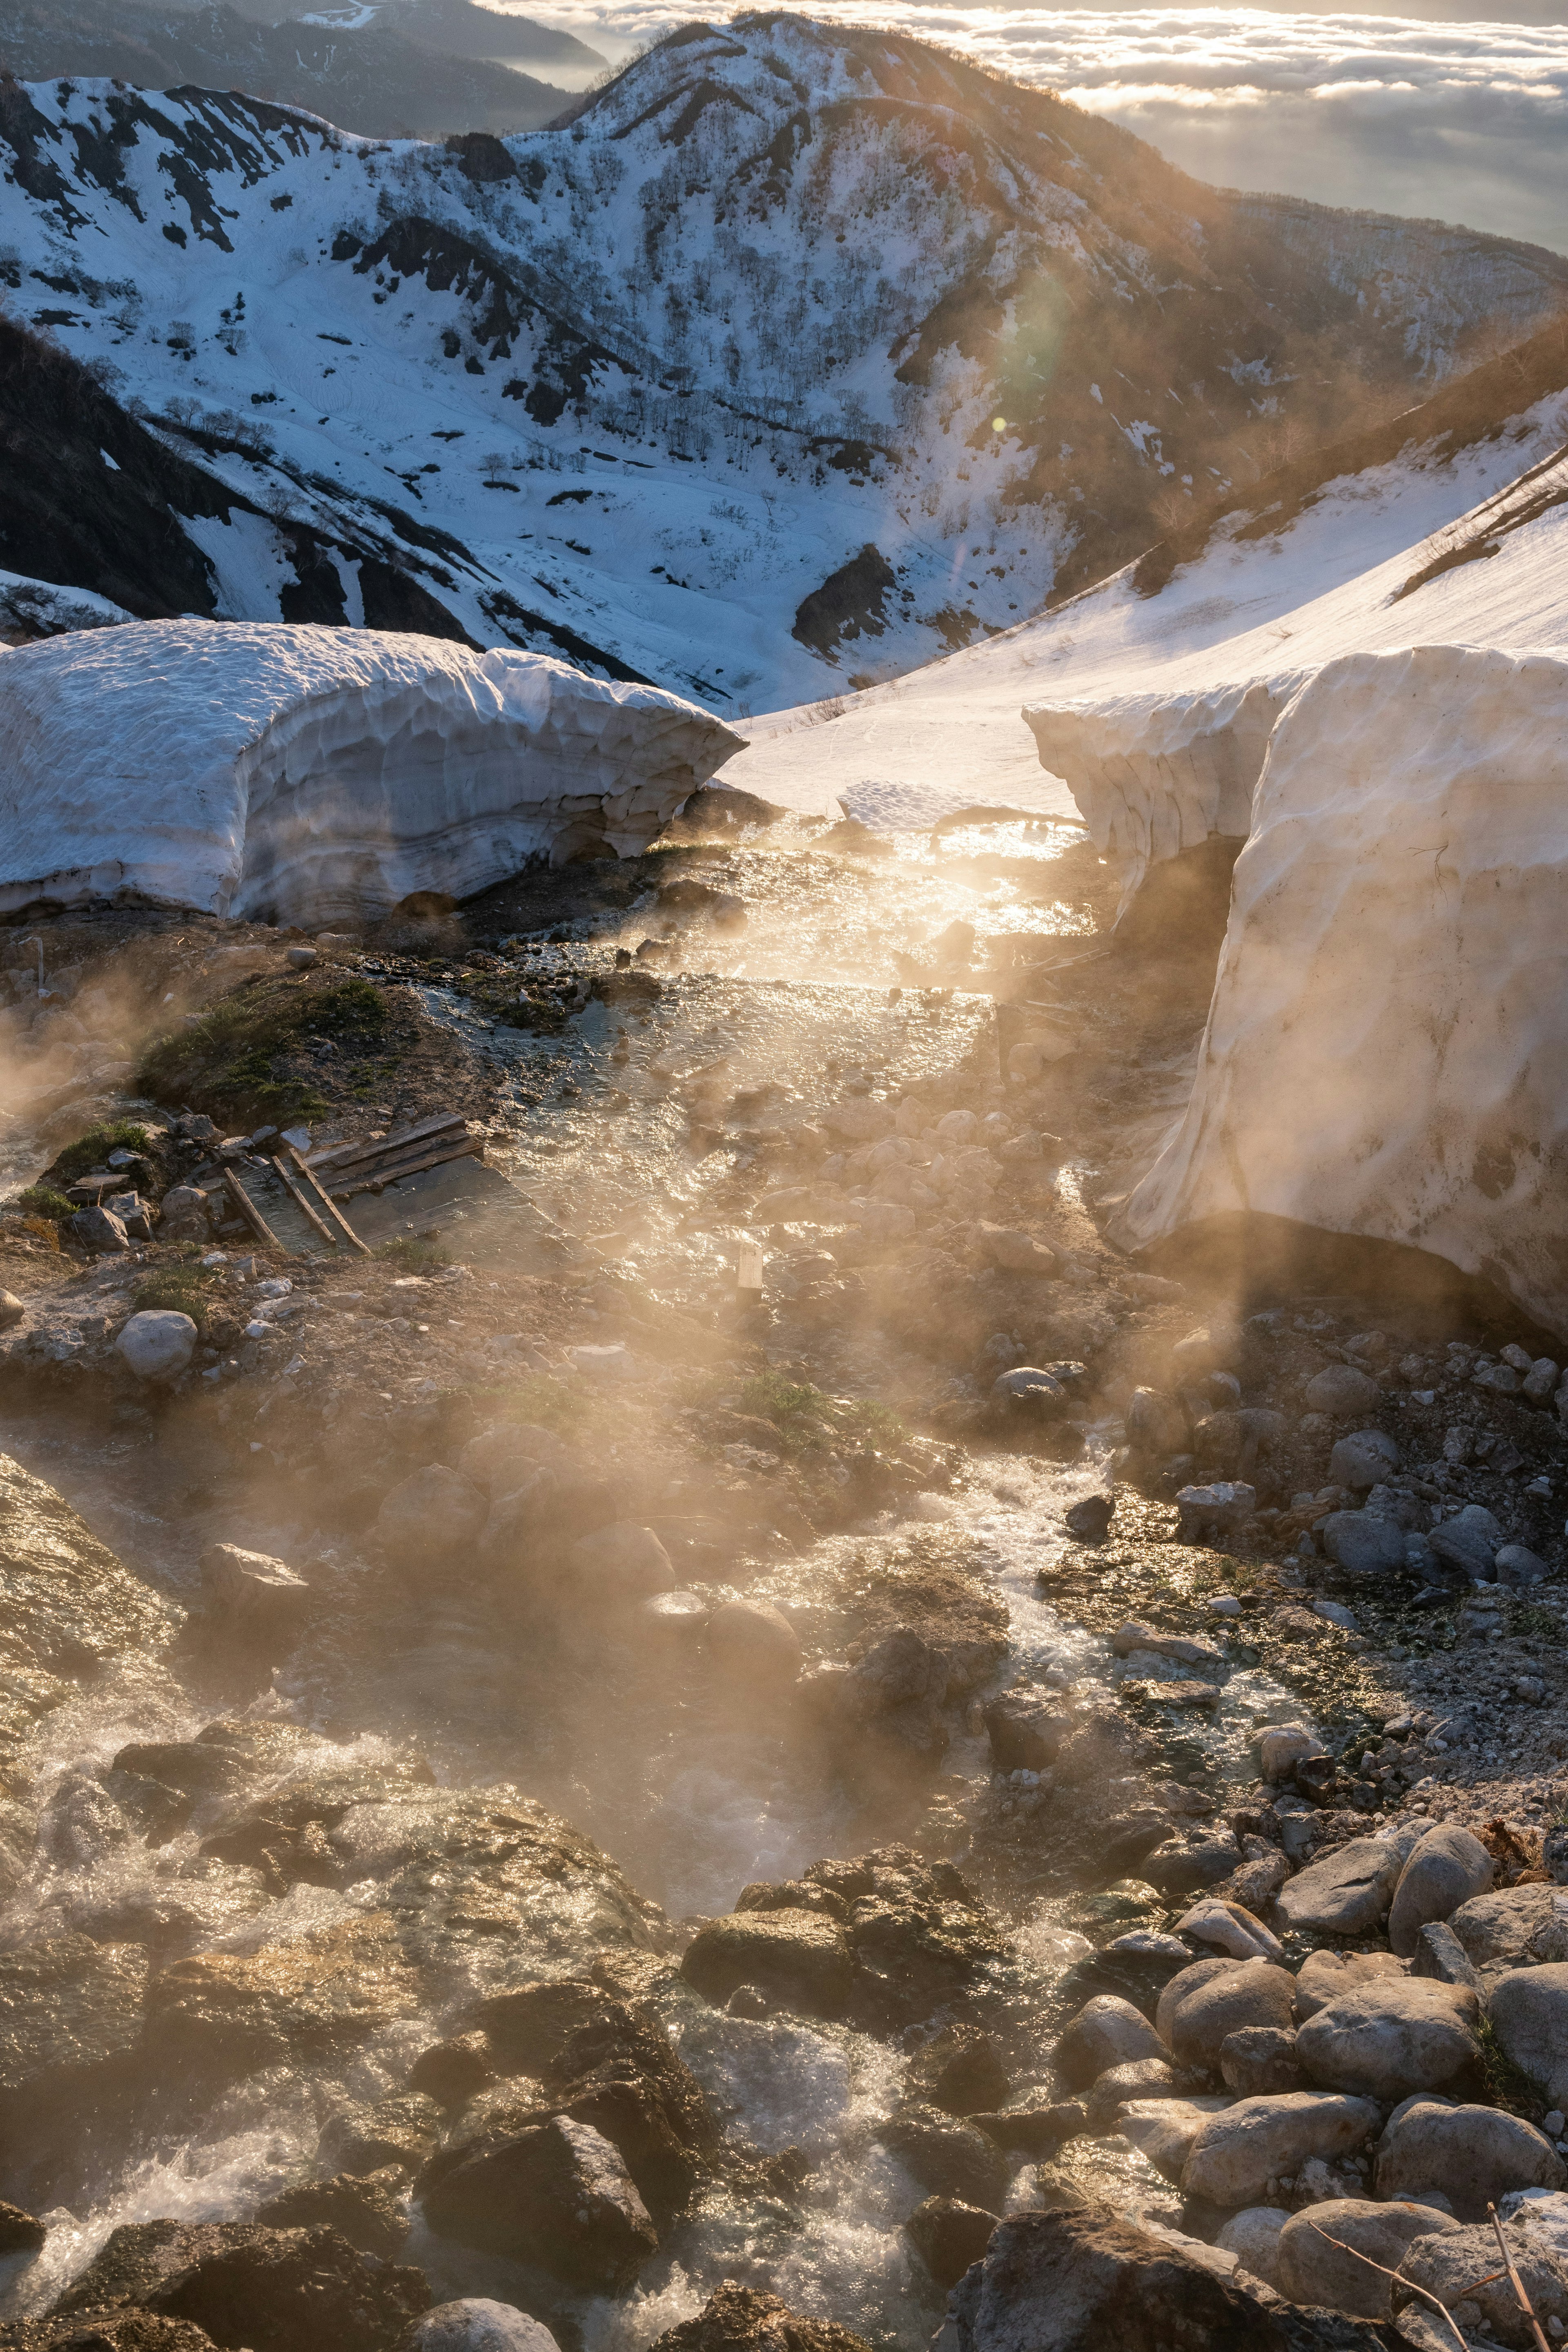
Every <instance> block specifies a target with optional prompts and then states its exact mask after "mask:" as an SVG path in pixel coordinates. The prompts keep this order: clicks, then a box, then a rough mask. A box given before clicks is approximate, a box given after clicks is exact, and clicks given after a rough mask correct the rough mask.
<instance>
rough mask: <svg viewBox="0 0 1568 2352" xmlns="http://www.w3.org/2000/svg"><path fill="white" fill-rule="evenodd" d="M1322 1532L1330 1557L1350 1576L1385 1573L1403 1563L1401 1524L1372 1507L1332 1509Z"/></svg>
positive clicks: (1403, 1548)
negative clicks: (1374, 1513) (1361, 1509)
mask: <svg viewBox="0 0 1568 2352" xmlns="http://www.w3.org/2000/svg"><path fill="white" fill-rule="evenodd" d="M1322 1536H1323V1549H1324V1550H1325V1551H1326V1552H1327V1553H1328V1555H1329V1558H1330V1559H1331V1560H1333V1561H1334V1562H1335V1563H1336V1564H1337V1565H1338V1566H1339V1567H1341V1568H1342V1569H1345V1570H1348V1571H1349V1573H1350V1574H1351V1575H1352V1576H1384V1575H1386V1574H1387V1573H1388V1572H1389V1571H1390V1570H1395V1569H1402V1568H1404V1566H1405V1530H1404V1528H1401V1527H1400V1526H1399V1524H1398V1522H1397V1521H1396V1520H1394V1519H1384V1518H1380V1517H1375V1516H1374V1515H1373V1513H1372V1512H1371V1511H1331V1512H1330V1513H1329V1514H1328V1517H1326V1518H1325V1519H1324V1521H1323V1527H1322Z"/></svg>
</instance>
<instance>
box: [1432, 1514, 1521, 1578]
mask: <svg viewBox="0 0 1568 2352" xmlns="http://www.w3.org/2000/svg"><path fill="white" fill-rule="evenodd" d="M1426 1540H1427V1542H1428V1543H1429V1544H1430V1545H1431V1547H1432V1549H1433V1550H1434V1551H1435V1552H1436V1556H1437V1558H1438V1559H1439V1561H1440V1562H1441V1563H1442V1565H1443V1566H1444V1567H1445V1568H1447V1569H1450V1570H1453V1572H1454V1573H1455V1574H1456V1575H1457V1576H1460V1577H1468V1579H1469V1580H1470V1581H1471V1583H1473V1584H1489V1583H1490V1582H1491V1580H1492V1574H1493V1570H1494V1569H1495V1567H1496V1565H1497V1556H1498V1552H1499V1550H1500V1548H1501V1545H1502V1529H1501V1528H1500V1526H1499V1525H1498V1523H1497V1521H1496V1519H1495V1518H1493V1517H1492V1515H1491V1513H1490V1512H1489V1510H1486V1509H1484V1508H1483V1507H1482V1506H1481V1505H1480V1504H1479V1503H1467V1504H1466V1505H1465V1507H1464V1508H1463V1510H1461V1511H1457V1512H1456V1513H1455V1515H1454V1517H1452V1518H1451V1519H1443V1520H1440V1521H1439V1522H1438V1524H1437V1526H1436V1527H1435V1528H1433V1529H1432V1531H1431V1533H1430V1534H1429V1535H1428V1537H1427V1538H1426Z"/></svg>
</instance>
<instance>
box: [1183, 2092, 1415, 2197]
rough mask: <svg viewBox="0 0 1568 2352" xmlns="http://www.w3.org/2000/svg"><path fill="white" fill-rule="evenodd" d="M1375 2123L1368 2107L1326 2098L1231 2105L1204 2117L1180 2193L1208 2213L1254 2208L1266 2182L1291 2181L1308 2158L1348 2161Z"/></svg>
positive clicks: (1302, 2096)
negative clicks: (1205, 2206) (1226, 2208)
mask: <svg viewBox="0 0 1568 2352" xmlns="http://www.w3.org/2000/svg"><path fill="white" fill-rule="evenodd" d="M1380 2120H1381V2118H1380V2116H1379V2114H1378V2110H1377V2108H1376V2107H1375V2105H1373V2102H1372V2101H1371V2100H1370V2099H1359V2098H1344V2097H1340V2096H1337V2095H1333V2094H1331V2093H1329V2092H1311V2091H1289V2092H1285V2093H1282V2094H1280V2095H1278V2096H1275V2097H1270V2098H1262V2099H1238V2100H1237V2103H1236V2105H1235V2106H1233V2107H1228V2108H1226V2111H1225V2113H1224V2114H1223V2115H1217V2116H1210V2117H1209V2119H1208V2121H1207V2122H1206V2123H1205V2125H1204V2126H1203V2129H1202V2130H1201V2131H1200V2132H1199V2133H1198V2136H1197V2137H1196V2138H1195V2139H1194V2142H1193V2145H1192V2148H1191V2151H1190V2153H1189V2155H1188V2157H1187V2161H1186V2164H1185V2166H1184V2169H1183V2172H1182V2188H1183V2191H1184V2194H1185V2195H1186V2196H1188V2197H1201V2198H1202V2199H1203V2200H1205V2203H1206V2204H1210V2205H1223V2206H1237V2205H1260V2204H1262V2202H1263V2201H1264V2198H1265V2195H1266V2192H1267V2190H1268V2183H1269V2182H1270V2181H1271V2180H1281V2179H1288V2178H1294V2176H1295V2175H1296V2174H1297V2173H1299V2172H1300V2169H1301V2168H1302V2166H1303V2165H1304V2164H1306V2163H1308V2162H1309V2161H1310V2158H1313V2157H1321V2158H1323V2159H1324V2160H1325V2161H1327V2159H1328V2158H1331V2157H1337V2156H1350V2155H1352V2154H1353V2153H1354V2151H1355V2150H1356V2149H1357V2148H1359V2147H1363V2146H1364V2144H1365V2143H1366V2141H1367V2140H1368V2139H1370V2138H1371V2137H1372V2135H1373V2132H1374V2131H1375V2130H1376V2129H1377V2126H1378V2124H1379V2122H1380Z"/></svg>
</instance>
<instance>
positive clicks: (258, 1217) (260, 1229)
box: [223, 1168, 289, 1257]
mask: <svg viewBox="0 0 1568 2352" xmlns="http://www.w3.org/2000/svg"><path fill="white" fill-rule="evenodd" d="M223 1181H224V1183H225V1184H226V1187H227V1189H228V1192H229V1194H230V1197H231V1198H232V1200H233V1202H234V1205H235V1207H236V1208H237V1210H238V1211H239V1213H240V1215H241V1216H242V1217H243V1218H244V1219H245V1222H246V1223H247V1225H248V1226H249V1227H250V1230H251V1232H252V1233H253V1234H255V1235H256V1237H257V1239H258V1241H263V1242H265V1243H266V1244H267V1246H268V1249H275V1250H280V1251H282V1254H283V1255H284V1256H285V1257H287V1256H288V1255H289V1252H288V1251H287V1250H284V1249H283V1244H282V1243H281V1242H280V1241H279V1238H278V1236H277V1234H275V1233H274V1232H273V1230H272V1228H271V1226H270V1225H269V1224H268V1222H267V1220H266V1218H265V1217H264V1216H263V1215H262V1213H261V1212H260V1210H259V1209H258V1207H257V1205H256V1203H255V1202H254V1201H253V1200H252V1199H251V1197H250V1195H249V1193H248V1192H247V1191H246V1189H245V1187H244V1185H243V1184H242V1183H241V1182H240V1181H239V1179H238V1177H237V1175H236V1174H235V1172H234V1171H233V1169H232V1168H226V1169H225V1170H224V1171H223Z"/></svg>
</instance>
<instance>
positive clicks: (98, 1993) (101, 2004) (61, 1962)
mask: <svg viewBox="0 0 1568 2352" xmlns="http://www.w3.org/2000/svg"><path fill="white" fill-rule="evenodd" d="M147 1979H148V1959H147V1954H146V1952H145V1951H144V1950H143V1949H142V1947H141V1946H140V1945H139V1944H109V1943H104V1944H100V1943H96V1942H94V1941H93V1940H92V1938H91V1937H88V1936H83V1935H78V1934H71V1935H65V1936H51V1937H43V1938H41V1939H40V1940H39V1941H38V1942H37V1943H32V1944H22V1945H17V1946H14V1947H13V1948H11V1949H9V1950H5V1951H0V2145H3V2146H4V2147H6V2148H7V2150H9V2151H10V2154H11V2164H10V2166H9V2167H8V2169H11V2170H12V2171H13V2174H14V2177H15V2178H16V2179H18V2181H20V2180H21V2179H22V2175H21V2173H20V2172H19V2171H17V2170H16V2163H17V2159H18V2158H22V2157H24V2156H25V2157H26V2159H27V2160H28V2161H29V2162H32V2161H37V2159H38V2158H41V2157H43V2156H44V2155H45V2153H46V2151H47V2150H48V2149H49V2148H50V2147H51V2146H52V2144H53V2141H54V2137H55V2135H56V2133H57V2132H59V2133H61V2134H62V2135H64V2136H65V2137H67V2138H68V2139H73V2138H74V2139H76V2140H78V2141H79V2144H80V2145H81V2147H85V2148H86V2150H87V2151H88V2153H89V2156H90V2151H91V2149H92V2147H93V2146H94V2144H95V2139H96V2131H101V2130H103V2129H104V2128H105V2127H106V2126H109V2127H111V2126H112V2122H113V2117H114V2113H115V2104H116V2095H117V2094H119V2093H121V2092H123V2090H124V2089H125V2087H126V2085H127V2084H128V2082H129V2080H130V2077H131V2074H132V2067H133V2064H134V2058H135V2049H136V2043H137V2040H138V2037H139V2035H140V2032H141V2028H142V2000H143V1997H144V1993H145V1989H146V1984H147ZM84 2109H85V2110H87V2115H86V2116H84V2114H83V2110H84ZM73 2118H74V2122H73ZM93 2118H96V2119H97V2120H96V2131H95V2124H94V2120H92V2119H93Z"/></svg>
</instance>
